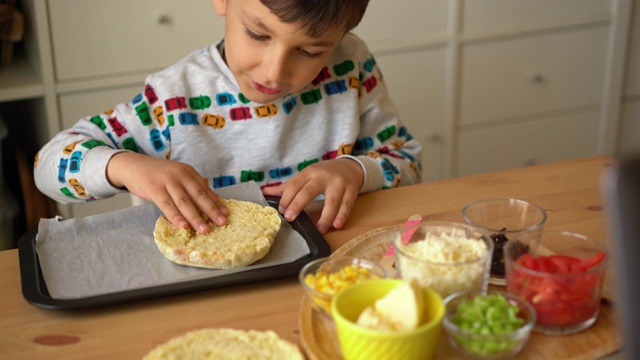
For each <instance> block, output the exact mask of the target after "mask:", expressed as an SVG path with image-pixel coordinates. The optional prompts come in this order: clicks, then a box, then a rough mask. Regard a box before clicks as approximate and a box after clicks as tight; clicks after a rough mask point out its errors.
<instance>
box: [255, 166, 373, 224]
mask: <svg viewBox="0 0 640 360" xmlns="http://www.w3.org/2000/svg"><path fill="white" fill-rule="evenodd" d="M363 180H364V173H363V171H362V167H361V166H360V164H358V162H356V161H354V160H351V159H347V158H342V159H334V160H327V161H321V162H318V163H315V164H313V165H310V166H308V167H306V168H304V170H302V171H301V172H300V173H298V174H296V175H295V176H294V177H292V178H291V179H290V180H288V181H287V182H285V183H284V184H282V185H278V186H271V187H266V188H264V190H263V191H262V192H263V193H264V194H265V195H273V196H281V199H280V207H279V208H278V211H279V212H280V213H282V214H284V218H285V219H286V220H287V221H293V220H295V218H296V217H297V216H298V215H299V214H300V212H301V211H302V210H303V209H304V208H305V206H307V204H309V202H311V200H313V199H314V198H315V197H316V196H318V195H320V194H324V197H325V200H324V209H323V210H322V215H321V216H320V220H318V224H317V225H316V226H317V227H318V230H319V231H320V232H321V233H323V234H325V233H326V232H327V231H328V230H329V228H330V227H331V226H333V227H334V228H336V229H340V228H342V226H344V223H345V222H346V221H347V217H348V216H349V213H351V208H352V207H353V203H354V202H355V201H356V198H357V197H358V191H359V190H360V186H362V182H363Z"/></svg>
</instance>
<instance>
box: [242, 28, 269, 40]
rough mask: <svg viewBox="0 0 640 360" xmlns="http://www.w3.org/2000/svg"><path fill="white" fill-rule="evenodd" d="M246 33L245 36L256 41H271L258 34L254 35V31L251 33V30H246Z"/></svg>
mask: <svg viewBox="0 0 640 360" xmlns="http://www.w3.org/2000/svg"><path fill="white" fill-rule="evenodd" d="M244 32H245V34H247V36H248V37H250V38H252V39H253V40H256V41H265V40H269V37H268V36H265V35H259V34H256V33H254V32H253V31H251V30H249V29H247V28H245V29H244Z"/></svg>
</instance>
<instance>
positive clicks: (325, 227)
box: [316, 190, 344, 234]
mask: <svg viewBox="0 0 640 360" xmlns="http://www.w3.org/2000/svg"><path fill="white" fill-rule="evenodd" d="M343 197H344V194H343V193H342V191H335V190H329V191H327V193H326V194H325V199H324V208H323V209H322V215H320V220H318V223H317V224H316V226H317V228H318V231H320V232H321V233H323V234H325V233H326V232H327V231H329V228H330V227H331V225H332V224H333V222H334V219H335V218H336V214H338V211H339V210H340V207H341V204H342V199H343Z"/></svg>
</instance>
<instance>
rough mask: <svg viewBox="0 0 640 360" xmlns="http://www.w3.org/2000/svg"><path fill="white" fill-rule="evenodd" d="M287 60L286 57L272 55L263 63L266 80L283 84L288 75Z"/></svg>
mask: <svg viewBox="0 0 640 360" xmlns="http://www.w3.org/2000/svg"><path fill="white" fill-rule="evenodd" d="M288 68H289V65H288V60H287V57H286V55H280V54H277V55H274V56H271V57H269V58H268V59H267V60H266V61H265V62H264V69H265V70H264V73H265V77H266V78H267V80H269V81H270V82H273V83H281V82H284V81H285V80H286V78H287V73H288Z"/></svg>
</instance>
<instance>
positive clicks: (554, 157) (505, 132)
mask: <svg viewBox="0 0 640 360" xmlns="http://www.w3.org/2000/svg"><path fill="white" fill-rule="evenodd" d="M597 121H598V113H597V111H592V112H584V113H580V114H573V115H568V116H563V117H553V118H547V119H541V120H537V121H530V122H523V123H518V124H512V125H504V126H495V127H489V128H485V129H477V130H472V131H464V132H462V133H460V134H459V135H458V145H457V150H458V151H457V153H458V160H457V166H456V169H457V173H456V174H455V175H457V176H464V175H471V174H478V173H485V172H490V171H497V170H504V169H511V168H517V167H521V166H525V165H532V164H537V163H546V162H551V161H559V160H566V159H573V158H579V157H584V156H591V155H595V153H596V136H597Z"/></svg>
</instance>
